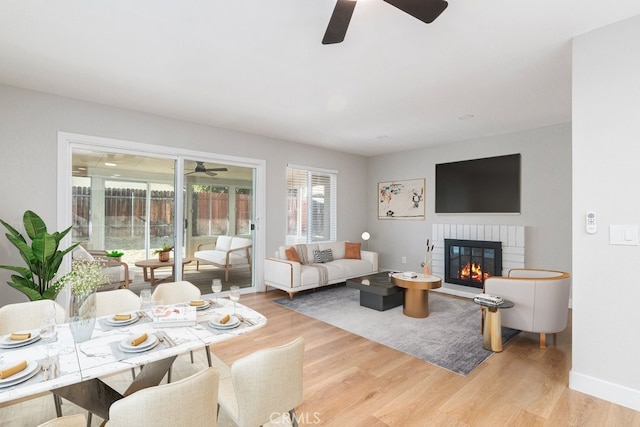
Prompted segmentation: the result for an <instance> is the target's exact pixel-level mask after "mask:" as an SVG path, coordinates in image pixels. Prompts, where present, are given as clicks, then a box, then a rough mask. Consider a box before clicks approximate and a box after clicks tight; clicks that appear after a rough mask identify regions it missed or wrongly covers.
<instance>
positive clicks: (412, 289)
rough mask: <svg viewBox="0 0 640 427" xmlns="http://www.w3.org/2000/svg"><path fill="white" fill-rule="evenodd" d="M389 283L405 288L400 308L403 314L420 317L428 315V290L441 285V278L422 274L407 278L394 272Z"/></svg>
mask: <svg viewBox="0 0 640 427" xmlns="http://www.w3.org/2000/svg"><path fill="white" fill-rule="evenodd" d="M391 283H393V284H394V285H396V286H400V287H401V288H405V291H404V306H403V308H402V312H403V313H404V315H405V316H409V317H418V318H422V317H428V316H429V290H430V289H436V288H439V287H440V286H442V279H440V278H439V277H438V276H433V275H431V276H425V275H424V274H418V277H416V278H409V277H404V276H403V275H402V273H394V274H392V275H391Z"/></svg>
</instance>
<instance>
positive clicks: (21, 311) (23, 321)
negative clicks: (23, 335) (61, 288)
mask: <svg viewBox="0 0 640 427" xmlns="http://www.w3.org/2000/svg"><path fill="white" fill-rule="evenodd" d="M51 309H54V310H55V313H56V323H58V324H60V323H64V322H65V320H66V317H67V312H66V310H65V309H64V308H62V306H61V305H60V304H58V303H57V302H55V301H52V300H48V299H45V300H38V301H28V302H18V303H15V304H7V305H5V306H2V307H0V335H5V334H10V333H12V332H15V331H20V330H24V329H36V328H39V327H40V323H41V322H42V319H43V318H44V317H45V315H46V312H47V311H49V310H51ZM27 314H28V315H27Z"/></svg>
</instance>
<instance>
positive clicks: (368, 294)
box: [347, 272, 404, 311]
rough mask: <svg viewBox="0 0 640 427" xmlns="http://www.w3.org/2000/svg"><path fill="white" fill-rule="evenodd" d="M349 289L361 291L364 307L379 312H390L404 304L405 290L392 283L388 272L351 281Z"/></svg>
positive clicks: (348, 284) (361, 302) (348, 281)
mask: <svg viewBox="0 0 640 427" xmlns="http://www.w3.org/2000/svg"><path fill="white" fill-rule="evenodd" d="M347 287H348V288H354V289H358V290H359V291H360V305H361V306H362V307H367V308H372V309H374V310H377V311H385V310H389V309H390V308H394V307H398V306H399V305H402V304H403V302H404V290H403V289H402V288H399V287H397V286H395V285H394V284H393V283H391V279H390V278H389V273H387V272H383V273H377V274H372V275H369V276H363V277H356V278H354V279H349V280H347Z"/></svg>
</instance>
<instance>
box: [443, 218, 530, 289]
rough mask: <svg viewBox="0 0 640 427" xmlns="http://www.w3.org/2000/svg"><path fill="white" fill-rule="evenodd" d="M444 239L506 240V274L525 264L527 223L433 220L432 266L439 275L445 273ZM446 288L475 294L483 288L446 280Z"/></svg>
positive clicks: (503, 264)
mask: <svg viewBox="0 0 640 427" xmlns="http://www.w3.org/2000/svg"><path fill="white" fill-rule="evenodd" d="M444 239H461V240H484V241H493V242H502V274H503V275H504V274H506V273H507V271H509V270H510V269H512V268H524V254H525V242H524V226H523V225H483V224H475V225H474V224H433V225H432V231H431V242H432V243H433V245H434V249H433V258H432V269H433V274H435V275H436V276H440V277H444ZM433 292H442V293H447V294H452V295H458V296H463V297H473V296H474V295H477V294H478V293H480V292H481V290H479V289H476V288H471V287H468V286H461V285H456V284H453V283H446V282H443V284H442V287H441V288H440V289H435V290H434V291H433Z"/></svg>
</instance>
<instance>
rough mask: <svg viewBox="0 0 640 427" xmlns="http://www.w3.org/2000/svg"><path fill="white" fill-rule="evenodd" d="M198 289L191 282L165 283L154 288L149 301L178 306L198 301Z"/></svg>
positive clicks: (199, 294) (199, 293)
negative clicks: (182, 303)
mask: <svg viewBox="0 0 640 427" xmlns="http://www.w3.org/2000/svg"><path fill="white" fill-rule="evenodd" d="M201 295H202V294H201V292H200V289H198V287H197V286H196V285H194V284H193V283H191V282H187V281H185V280H182V281H180V282H165V283H160V284H159V285H157V286H156V288H155V289H154V290H153V293H152V294H151V301H162V303H163V304H179V303H181V302H189V301H191V300H196V299H200V296H201Z"/></svg>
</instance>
